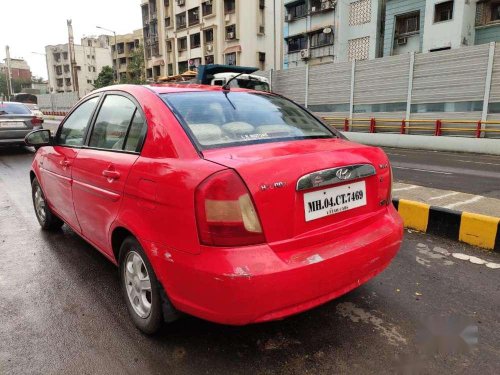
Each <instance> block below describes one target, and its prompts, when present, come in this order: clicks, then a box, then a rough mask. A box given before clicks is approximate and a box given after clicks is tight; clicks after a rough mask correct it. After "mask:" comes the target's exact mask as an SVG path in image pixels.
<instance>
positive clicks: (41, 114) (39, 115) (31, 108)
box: [23, 103, 43, 118]
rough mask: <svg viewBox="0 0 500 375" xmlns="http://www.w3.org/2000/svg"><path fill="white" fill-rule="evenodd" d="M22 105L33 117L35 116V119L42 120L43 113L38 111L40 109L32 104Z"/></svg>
mask: <svg viewBox="0 0 500 375" xmlns="http://www.w3.org/2000/svg"><path fill="white" fill-rule="evenodd" d="M23 104H24V105H25V106H26V107H28V108H29V110H30V111H31V113H32V114H33V115H35V116H36V117H39V118H43V112H42V111H40V108H38V106H37V105H36V104H32V103H23Z"/></svg>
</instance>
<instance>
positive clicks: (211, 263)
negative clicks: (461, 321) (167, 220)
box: [148, 205, 403, 325]
mask: <svg viewBox="0 0 500 375" xmlns="http://www.w3.org/2000/svg"><path fill="white" fill-rule="evenodd" d="M402 237H403V226H402V221H401V219H400V217H399V215H398V214H397V212H396V211H395V209H394V207H393V206H392V205H390V206H389V207H388V208H387V210H386V212H385V213H384V215H382V216H381V217H380V219H378V220H377V221H376V222H374V223H373V224H371V225H368V226H366V227H365V228H363V229H362V230H360V231H356V232H354V233H351V234H350V235H348V236H345V237H343V238H342V239H341V240H339V241H336V242H333V243H332V242H329V243H323V244H321V245H317V246H315V247H314V248H308V249H303V251H301V252H299V253H295V254H294V255H293V256H291V257H288V258H285V257H284V256H283V255H280V254H281V253H277V252H274V251H273V250H272V249H271V248H270V247H269V246H267V245H262V246H252V247H247V248H238V249H210V251H204V252H202V253H201V254H199V255H188V254H185V253H181V252H177V251H175V250H172V249H160V248H159V247H158V246H157V245H155V244H149V245H148V246H149V249H148V250H149V253H150V254H154V255H156V256H153V257H152V258H153V259H154V260H153V265H154V267H155V271H156V273H157V276H158V278H159V279H160V281H161V282H162V284H163V286H164V287H165V289H166V291H167V293H168V295H169V297H170V299H171V301H172V303H173V304H174V306H175V307H176V308H177V309H179V310H181V311H183V312H186V313H188V314H191V315H194V316H198V317H200V318H203V319H206V320H210V321H213V322H217V323H223V324H232V325H244V324H249V323H256V322H264V321H269V320H276V319H281V318H284V317H286V316H289V315H293V314H296V313H299V312H302V311H305V310H308V309H310V308H313V307H315V306H318V305H320V304H323V303H325V302H327V301H330V300H332V299H334V298H337V297H339V296H341V295H343V294H345V293H347V292H348V291H350V290H352V289H354V288H356V287H358V286H359V285H361V284H363V283H364V282H366V281H368V280H370V279H371V278H373V277H374V276H375V275H377V274H378V273H380V272H381V271H382V270H384V269H385V268H386V267H387V265H388V264H389V263H390V261H391V260H392V258H393V257H394V256H395V255H396V253H397V251H398V250H399V247H400V245H401V241H402Z"/></svg>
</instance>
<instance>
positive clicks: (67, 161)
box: [59, 159, 71, 168]
mask: <svg viewBox="0 0 500 375" xmlns="http://www.w3.org/2000/svg"><path fill="white" fill-rule="evenodd" d="M59 164H60V165H61V166H63V168H64V167H69V166H70V165H71V162H70V161H69V160H67V159H64V160H61V161H60V162H59Z"/></svg>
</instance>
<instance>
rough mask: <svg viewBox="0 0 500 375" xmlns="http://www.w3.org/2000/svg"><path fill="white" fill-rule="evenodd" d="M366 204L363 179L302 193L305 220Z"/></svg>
mask: <svg viewBox="0 0 500 375" xmlns="http://www.w3.org/2000/svg"><path fill="white" fill-rule="evenodd" d="M365 205H366V184H365V181H360V182H356V183H353V184H348V185H342V186H337V187H333V188H330V189H324V190H318V191H313V192H310V193H305V194H304V210H305V215H306V221H311V220H315V219H319V218H322V217H325V216H330V215H334V214H338V213H339V212H344V211H348V210H352V209H353V208H357V207H361V206H365Z"/></svg>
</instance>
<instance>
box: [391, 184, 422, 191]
mask: <svg viewBox="0 0 500 375" xmlns="http://www.w3.org/2000/svg"><path fill="white" fill-rule="evenodd" d="M419 187H420V186H417V185H411V186H407V187H403V188H397V189H392V191H406V190H413V189H417V188H419Z"/></svg>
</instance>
